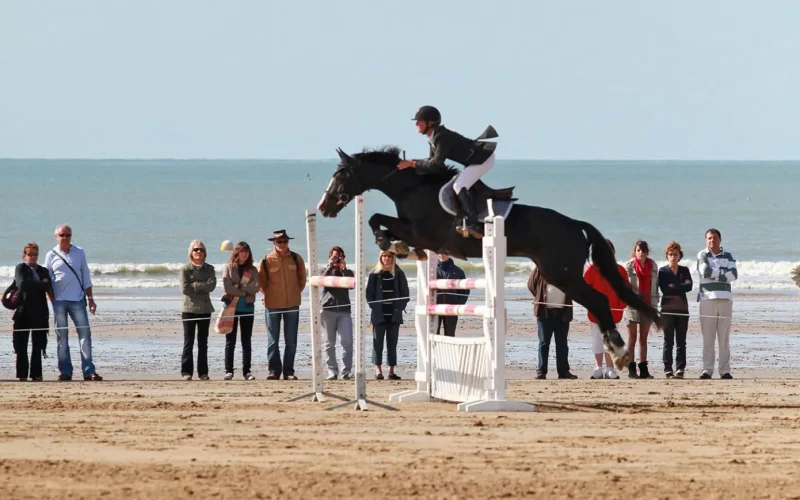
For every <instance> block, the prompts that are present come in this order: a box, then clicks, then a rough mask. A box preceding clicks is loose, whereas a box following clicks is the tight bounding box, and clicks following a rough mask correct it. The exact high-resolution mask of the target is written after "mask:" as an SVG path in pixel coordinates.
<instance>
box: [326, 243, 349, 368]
mask: <svg viewBox="0 0 800 500" xmlns="http://www.w3.org/2000/svg"><path fill="white" fill-rule="evenodd" d="M323 275H324V276H343V277H348V278H352V277H353V276H355V274H354V273H353V271H352V270H351V269H347V262H345V254H344V250H342V247H339V246H334V247H332V248H331V249H330V251H329V252H328V267H326V268H325V271H324V272H323ZM321 302H322V314H321V322H322V328H324V331H325V365H326V366H327V367H328V380H336V379H337V378H339V364H338V363H337V361H336V334H337V333H338V334H339V341H340V342H341V344H342V378H343V379H349V378H351V377H352V374H353V318H352V317H351V316H350V290H348V289H347V288H328V287H325V288H323V289H322V299H321Z"/></svg>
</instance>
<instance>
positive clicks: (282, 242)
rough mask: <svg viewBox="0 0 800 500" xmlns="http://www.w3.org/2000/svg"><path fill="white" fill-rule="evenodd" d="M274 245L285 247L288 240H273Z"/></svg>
mask: <svg viewBox="0 0 800 500" xmlns="http://www.w3.org/2000/svg"><path fill="white" fill-rule="evenodd" d="M275 243H277V244H278V245H286V244H288V243H289V240H275Z"/></svg>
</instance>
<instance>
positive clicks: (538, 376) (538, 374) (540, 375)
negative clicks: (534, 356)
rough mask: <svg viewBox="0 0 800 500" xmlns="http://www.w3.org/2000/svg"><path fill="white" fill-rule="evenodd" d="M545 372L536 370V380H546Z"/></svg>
mask: <svg viewBox="0 0 800 500" xmlns="http://www.w3.org/2000/svg"><path fill="white" fill-rule="evenodd" d="M546 379H547V374H545V373H542V372H536V380H546Z"/></svg>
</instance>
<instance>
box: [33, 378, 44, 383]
mask: <svg viewBox="0 0 800 500" xmlns="http://www.w3.org/2000/svg"><path fill="white" fill-rule="evenodd" d="M31 380H33V381H34V382H41V381H42V380H43V379H42V377H33V378H32V379H31Z"/></svg>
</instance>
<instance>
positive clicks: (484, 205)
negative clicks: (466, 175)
mask: <svg viewBox="0 0 800 500" xmlns="http://www.w3.org/2000/svg"><path fill="white" fill-rule="evenodd" d="M459 175H461V174H459ZM456 179H458V175H456V176H454V177H453V178H452V179H450V180H449V181H448V182H447V183H446V184H445V185H444V186H442V189H440V190H439V204H440V205H441V206H442V209H444V211H445V212H447V213H449V214H450V215H452V216H454V217H459V216H461V215H462V214H461V213H460V211H461V205H460V204H459V203H458V197H456V192H455V191H454V190H453V183H454V182H455V181H456ZM469 191H470V193H471V194H472V199H473V200H475V207H476V208H477V210H478V220H483V219H485V218H486V217H488V216H489V202H491V204H492V214H493V215H501V216H503V217H508V214H509V212H511V207H513V206H514V202H515V201H517V198H514V197H513V195H514V186H511V187H506V188H502V189H494V188H491V187H489V186H487V185H486V184H485V183H484V182H483V181H480V180H479V181H478V182H476V183H475V184H474V185H473V186H472V187H471V188H470V189H469Z"/></svg>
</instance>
